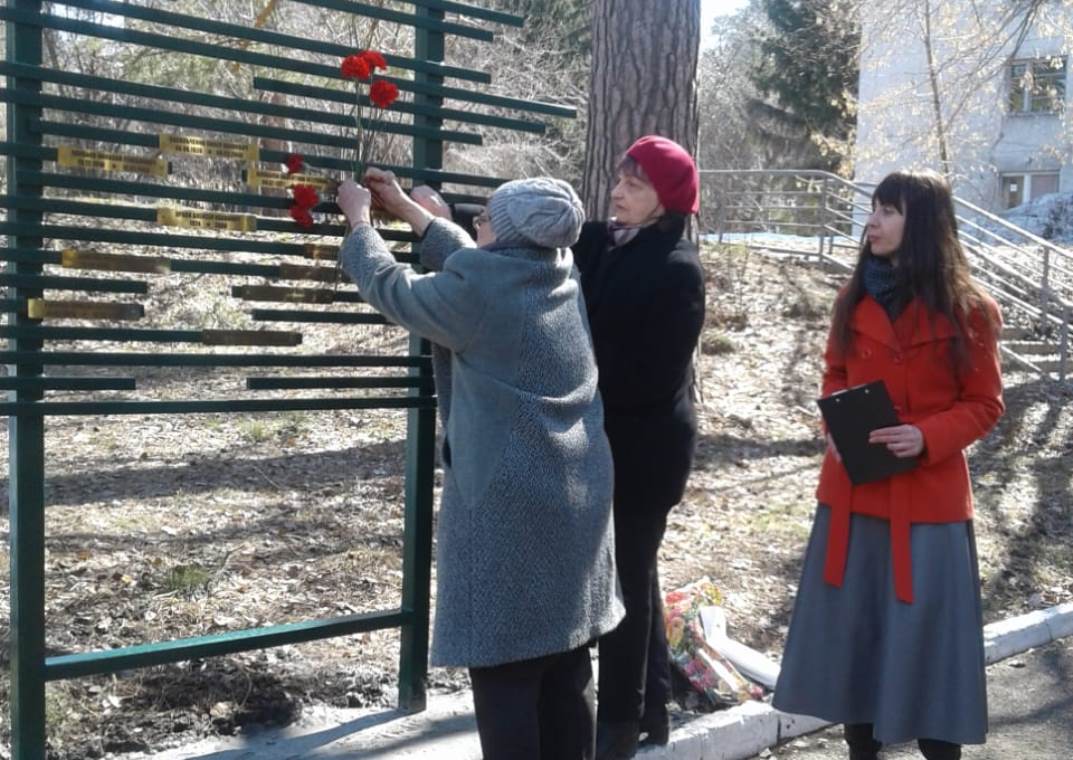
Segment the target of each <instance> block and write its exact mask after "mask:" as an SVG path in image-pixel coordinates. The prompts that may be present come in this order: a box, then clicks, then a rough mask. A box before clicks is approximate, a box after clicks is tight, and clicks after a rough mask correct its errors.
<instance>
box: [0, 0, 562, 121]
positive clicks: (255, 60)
mask: <svg viewBox="0 0 1073 760" xmlns="http://www.w3.org/2000/svg"><path fill="white" fill-rule="evenodd" d="M0 19H4V20H7V21H17V22H19V23H24V24H31V25H37V26H47V27H49V28H52V29H59V30H61V31H66V32H71V33H73V34H85V35H90V36H94V37H100V38H103V39H110V40H116V41H118V42H129V43H132V44H135V45H145V46H148V47H153V48H158V49H162V50H173V51H175V52H179V53H189V54H192V55H201V56H205V57H207V58H216V59H219V60H228V61H238V62H240V63H247V64H250V65H253V66H264V67H266V68H271V69H279V70H282V71H293V72H297V73H303V74H312V75H314V76H323V77H327V78H329V79H341V78H342V75H341V74H340V73H339V67H338V66H326V65H323V64H318V63H312V62H310V61H303V60H298V59H294V58H285V57H282V56H274V55H266V54H264V53H255V52H251V51H249V50H238V49H234V48H227V47H221V46H218V45H209V44H204V43H199V42H194V41H193V40H189V39H183V38H181V37H170V36H168V35H162V34H151V33H148V32H140V31H135V30H131V29H123V28H118V27H111V26H106V25H103V24H92V23H89V22H85V21H75V20H72V19H65V18H62V17H59V16H50V15H47V14H42V15H36V14H21V13H19V12H17V11H14V10H11V9H9V8H5V7H2V6H0ZM420 73H421V72H415V76H417V75H418V74H420ZM382 78H383V79H386V80H388V81H391V82H394V83H395V84H396V85H397V86H398V87H399V89H400V90H405V91H410V92H418V91H419V90H420V91H421V92H423V93H424V94H430V95H441V96H443V97H446V98H451V99H454V100H464V101H468V102H471V103H481V104H484V105H489V106H496V107H500V108H508V109H511V110H516V111H527V112H530V113H541V114H546V115H548V116H563V117H566V118H573V117H575V116H576V115H577V110H576V109H574V108H571V107H570V106H563V105H559V104H555V103H539V102H534V101H528V100H522V99H519V98H506V97H502V96H498V95H487V94H485V93H481V92H476V91H472V90H465V89H461V88H457V87H444V86H442V85H436V86H432V85H427V84H426V85H423V84H418V83H417V82H416V81H415V80H410V79H401V78H398V77H382ZM436 78H437V79H438V77H436ZM429 87H433V89H434V90H435V91H434V92H431V91H429V90H428V88H429Z"/></svg>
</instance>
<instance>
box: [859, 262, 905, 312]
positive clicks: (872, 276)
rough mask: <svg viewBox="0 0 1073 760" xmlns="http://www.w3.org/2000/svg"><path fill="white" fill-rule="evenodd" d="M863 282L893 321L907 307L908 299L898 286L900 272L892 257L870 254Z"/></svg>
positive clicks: (862, 271)
mask: <svg viewBox="0 0 1073 760" xmlns="http://www.w3.org/2000/svg"><path fill="white" fill-rule="evenodd" d="M861 284H862V285H863V286H864V291H865V292H866V293H867V294H868V295H870V296H872V298H874V299H876V301H878V302H879V305H880V306H882V307H883V310H884V311H886V312H887V316H888V317H890V321H891V322H893V321H894V320H895V319H897V318H898V315H899V314H901V313H902V309H904V308H905V302H906V299H905V298H903V297H902V294H901V293H900V292H899V288H898V272H897V270H896V269H895V268H894V263H893V262H892V261H891V260H890V259H884V258H880V257H879V256H869V257H868V258H866V259H865V260H864V266H863V268H862V269H861Z"/></svg>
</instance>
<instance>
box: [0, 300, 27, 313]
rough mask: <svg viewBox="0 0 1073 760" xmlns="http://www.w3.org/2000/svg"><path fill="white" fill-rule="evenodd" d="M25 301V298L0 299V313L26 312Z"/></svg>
mask: <svg viewBox="0 0 1073 760" xmlns="http://www.w3.org/2000/svg"><path fill="white" fill-rule="evenodd" d="M26 301H27V299H25V298H0V311H4V312H8V313H11V312H13V311H26Z"/></svg>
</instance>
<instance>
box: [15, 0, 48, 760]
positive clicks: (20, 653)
mask: <svg viewBox="0 0 1073 760" xmlns="http://www.w3.org/2000/svg"><path fill="white" fill-rule="evenodd" d="M8 5H9V6H13V7H14V8H15V9H16V10H19V11H23V12H27V13H39V12H40V11H41V5H42V3H41V2H39V0H9V1H8ZM41 48H42V45H41V28H40V27H33V26H30V25H23V24H13V23H9V24H8V25H7V60H8V61H9V62H11V63H22V64H30V65H36V66H39V65H41ZM7 86H8V87H9V88H11V89H17V90H23V91H30V92H39V91H40V89H41V83H40V82H39V81H34V80H32V79H22V78H19V77H10V78H8V82H7ZM40 117H41V109H39V108H35V107H31V106H26V105H17V104H9V105H8V111H7V125H8V140H9V141H11V142H17V143H23V144H38V145H39V144H40V142H41V138H40V135H39V134H36V133H34V132H33V131H31V129H30V123H31V120H34V119H39V118H40ZM40 171H41V161H40V160H39V159H36V158H22V157H14V156H12V157H11V158H9V159H8V175H7V181H8V192H9V193H11V194H12V195H17V196H22V197H33V196H40V195H41V187H40V185H36V186H35V185H30V184H27V183H26V182H25V181H24V180H23V179H22V177H23V174H24V173H25V172H40ZM9 218H10V219H11V220H13V221H14V222H16V223H18V224H27V225H34V226H36V225H39V224H40V223H41V213H40V212H39V211H33V210H29V209H21V208H19V209H12V210H11V212H10V217H9ZM10 244H11V246H12V247H15V248H40V247H41V246H42V240H41V239H40V238H36V237H27V236H18V237H14V238H12V239H10ZM7 271H8V272H12V273H14V274H20V275H25V274H40V272H41V265H40V264H39V263H32V262H12V263H11V264H9V265H8V267H7ZM40 294H41V291H40V290H39V289H36V290H35V289H30V288H17V289H16V293H15V295H16V297H17V298H30V297H35V296H40ZM14 319H15V322H14V324H15V325H16V326H23V325H32V324H35V323H36V322H35V320H30V319H28V318H26V317H23V316H16V317H15V318H14ZM9 347H10V348H12V349H13V350H15V351H32V352H36V351H39V350H40V349H41V341H40V340H26V339H15V340H12V341H10V343H9ZM12 370H13V371H12V372H10V373H9V374H13V375H16V376H17V377H20V378H31V377H36V376H39V375H41V366H40V365H36V364H29V365H28V364H19V365H16V366H15V367H13V368H12ZM42 395H43V393H42V391H40V390H18V391H14V392H13V397H14V400H17V401H37V400H40V399H41V398H42ZM8 447H9V465H8V482H9V483H10V489H9V500H10V509H11V534H10V542H11V545H10V551H11V736H12V738H11V751H12V757H13V758H14V760H43V758H44V757H45V499H44V495H45V489H44V473H45V438H44V418H43V417H40V416H37V415H19V416H16V417H14V418H12V419H11V420H10V424H9V426H8Z"/></svg>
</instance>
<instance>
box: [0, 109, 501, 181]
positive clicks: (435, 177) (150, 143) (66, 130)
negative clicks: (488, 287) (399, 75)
mask: <svg viewBox="0 0 1073 760" xmlns="http://www.w3.org/2000/svg"><path fill="white" fill-rule="evenodd" d="M36 123H37V125H38V127H39V129H40V130H41V131H42V132H43V133H45V134H49V135H56V136H58V137H73V138H77V139H79V140H97V141H99V142H111V143H117V144H119V145H141V146H143V147H147V148H154V149H155V148H156V147H157V146H158V143H159V140H158V139H157V137H156V135H147V134H141V133H137V132H126V131H121V130H117V129H104V128H101V127H90V126H86V125H82V124H64V123H61V122H55V121H43V120H38V121H37V122H36ZM20 149H21V148H18V147H13V146H12V144H10V143H0V153H14V151H16V150H20ZM40 150H42V151H51V153H48V154H42V157H43V158H45V160H55V157H56V152H55V148H42V149H40ZM288 155H289V154H288V153H286V152H284V151H278V150H262V151H261V161H263V162H273V161H275V162H279V163H283V162H284V161H286V160H287V156H288ZM305 158H306V163H307V164H309V165H310V166H318V167H321V168H324V169H338V170H340V171H343V172H349V171H351V170H352V169H353V164H352V162H350V161H348V160H346V159H341V158H331V157H329V156H314V155H307V156H306V157H305ZM380 166H382V167H383V168H384V169H390V170H391V171H393V172H394V173H395V174H396V175H398V176H399V177H408V178H411V179H414V180H420V181H422V182H450V183H453V184H459V185H473V186H475V187H492V188H494V187H499V186H500V185H502V184H503V183H504V182H506V181H507V180H506V179H505V178H502V177H482V176H480V175H476V174H461V173H457V172H444V171H439V170H433V169H424V168H417V167H413V166H397V165H392V164H380Z"/></svg>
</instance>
